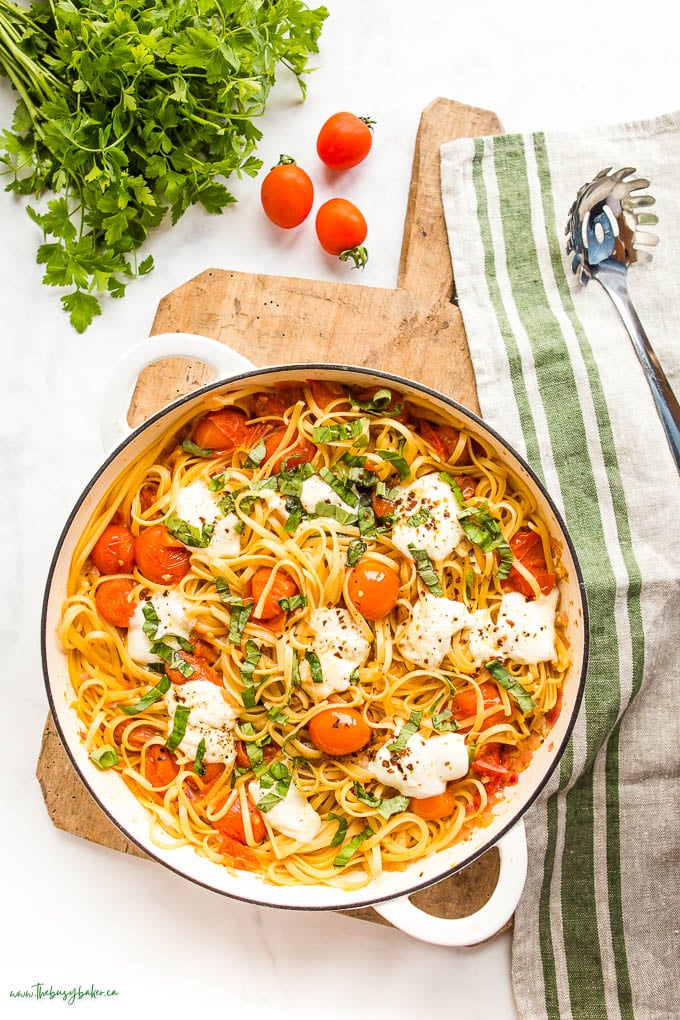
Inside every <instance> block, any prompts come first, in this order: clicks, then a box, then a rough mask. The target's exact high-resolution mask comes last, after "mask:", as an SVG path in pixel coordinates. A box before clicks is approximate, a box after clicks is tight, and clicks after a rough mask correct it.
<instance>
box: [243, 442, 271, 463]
mask: <svg viewBox="0 0 680 1020" xmlns="http://www.w3.org/2000/svg"><path fill="white" fill-rule="evenodd" d="M266 456H267V447H266V446H265V443H264V439H260V441H259V442H258V443H256V444H255V446H254V447H253V448H252V450H249V451H248V456H247V457H246V466H247V467H256V468H257V467H259V466H260V464H261V463H262V461H263V460H264V458H265V457H266Z"/></svg>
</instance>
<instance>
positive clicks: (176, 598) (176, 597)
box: [127, 591, 191, 663]
mask: <svg viewBox="0 0 680 1020" xmlns="http://www.w3.org/2000/svg"><path fill="white" fill-rule="evenodd" d="M149 604H151V605H152V606H153V608H154V611H155V613H156V616H157V617H158V627H157V628H156V633H155V635H154V636H153V637H151V638H149V637H147V635H146V634H145V633H144V626H145V624H146V619H145V617H144V607H145V606H148V605H149ZM190 609H191V603H190V602H189V601H187V599H185V598H184V597H183V596H182V595H180V594H179V592H176V591H170V592H167V593H166V594H165V595H154V596H153V597H152V598H150V599H147V600H146V601H145V602H140V603H139V605H137V606H136V607H135V611H134V613H133V614H132V618H131V620H130V626H129V627H128V632H127V649H128V654H129V656H130V658H131V659H134V661H135V662H141V663H147V662H160V659H159V658H158V656H157V655H152V654H151V646H152V645H153V643H154V641H160V640H161V639H162V638H163V637H166V636H167V635H169V634H175V635H177V637H182V638H186V639H187V640H188V639H189V635H190V633H191V623H190V622H189V621H188V619H187V616H188V614H189V610H190Z"/></svg>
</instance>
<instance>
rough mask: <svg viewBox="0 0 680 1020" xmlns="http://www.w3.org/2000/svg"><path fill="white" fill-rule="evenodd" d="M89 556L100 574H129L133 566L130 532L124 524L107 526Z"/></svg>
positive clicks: (133, 551) (132, 541)
mask: <svg viewBox="0 0 680 1020" xmlns="http://www.w3.org/2000/svg"><path fill="white" fill-rule="evenodd" d="M90 555H91V557H92V562H93V563H94V565H95V567H96V568H97V570H98V571H99V573H100V574H129V573H130V572H131V571H132V569H133V567H134V565H135V540H134V537H133V534H132V532H131V531H130V529H129V528H128V527H126V526H125V525H124V524H108V525H107V526H106V527H105V528H104V530H103V531H102V533H101V535H100V536H99V538H98V539H97V541H96V542H95V544H94V547H93V549H92V552H91V554H90Z"/></svg>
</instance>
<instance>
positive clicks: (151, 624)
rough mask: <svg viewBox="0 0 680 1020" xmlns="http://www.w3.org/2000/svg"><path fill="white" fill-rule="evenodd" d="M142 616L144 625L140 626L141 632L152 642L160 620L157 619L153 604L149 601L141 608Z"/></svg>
mask: <svg viewBox="0 0 680 1020" xmlns="http://www.w3.org/2000/svg"><path fill="white" fill-rule="evenodd" d="M142 615H143V616H144V625H143V626H142V630H143V631H144V633H145V634H146V636H147V637H148V639H149V641H153V639H154V638H155V637H156V631H157V630H158V625H159V624H160V620H159V619H158V613H157V612H156V610H155V608H154V604H153V602H152V601H151V600H150V599H149V600H148V601H146V602H145V603H144V605H143V606H142Z"/></svg>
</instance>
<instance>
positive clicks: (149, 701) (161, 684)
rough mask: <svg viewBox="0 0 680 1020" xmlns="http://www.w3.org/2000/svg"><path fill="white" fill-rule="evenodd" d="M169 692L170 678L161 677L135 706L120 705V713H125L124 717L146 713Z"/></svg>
mask: <svg viewBox="0 0 680 1020" xmlns="http://www.w3.org/2000/svg"><path fill="white" fill-rule="evenodd" d="M169 690H170V677H168V676H162V677H161V678H160V680H159V681H158V683H157V684H156V686H155V687H152V688H151V690H150V691H147V693H146V694H145V695H144V697H143V698H141V700H140V701H138V702H137V703H136V704H135V705H121V706H120V710H121V712H125V714H126V715H138V714H139V713H140V712H144V711H146V709H147V708H149V707H150V706H151V705H155V703H156V702H157V701H160V700H161V698H162V697H163V695H164V694H165V693H166V691H169Z"/></svg>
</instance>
